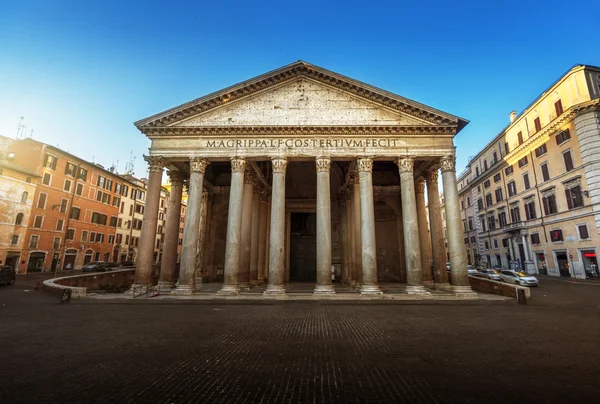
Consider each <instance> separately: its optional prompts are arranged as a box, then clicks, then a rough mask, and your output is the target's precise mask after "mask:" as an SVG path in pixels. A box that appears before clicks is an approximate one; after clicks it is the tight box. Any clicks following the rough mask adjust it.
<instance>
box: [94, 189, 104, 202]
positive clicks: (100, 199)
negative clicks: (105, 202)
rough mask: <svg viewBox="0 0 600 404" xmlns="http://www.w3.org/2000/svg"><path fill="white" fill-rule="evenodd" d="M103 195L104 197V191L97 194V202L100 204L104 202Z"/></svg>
mask: <svg viewBox="0 0 600 404" xmlns="http://www.w3.org/2000/svg"><path fill="white" fill-rule="evenodd" d="M102 195H103V192H102V191H98V192H97V193H96V200H97V201H98V202H102Z"/></svg>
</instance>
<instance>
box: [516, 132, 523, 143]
mask: <svg viewBox="0 0 600 404" xmlns="http://www.w3.org/2000/svg"><path fill="white" fill-rule="evenodd" d="M517 140H518V141H519V145H522V144H523V132H519V133H517Z"/></svg>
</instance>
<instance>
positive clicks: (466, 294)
mask: <svg viewBox="0 0 600 404" xmlns="http://www.w3.org/2000/svg"><path fill="white" fill-rule="evenodd" d="M452 291H453V292H454V294H455V295H456V297H462V298H471V299H474V298H476V297H477V293H475V292H473V289H471V287H470V286H456V285H452Z"/></svg>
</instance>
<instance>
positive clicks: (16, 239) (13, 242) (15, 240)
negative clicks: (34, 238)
mask: <svg viewBox="0 0 600 404" xmlns="http://www.w3.org/2000/svg"><path fill="white" fill-rule="evenodd" d="M10 244H11V245H17V244H19V236H18V235H17V234H15V235H13V236H12V237H11V239H10Z"/></svg>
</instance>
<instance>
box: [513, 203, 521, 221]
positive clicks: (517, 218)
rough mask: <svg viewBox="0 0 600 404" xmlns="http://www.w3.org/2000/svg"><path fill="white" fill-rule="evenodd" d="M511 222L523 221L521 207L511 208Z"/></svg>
mask: <svg viewBox="0 0 600 404" xmlns="http://www.w3.org/2000/svg"><path fill="white" fill-rule="evenodd" d="M510 220H511V221H512V223H519V222H520V221H521V210H520V209H519V205H514V206H512V207H511V208H510Z"/></svg>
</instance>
